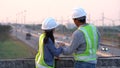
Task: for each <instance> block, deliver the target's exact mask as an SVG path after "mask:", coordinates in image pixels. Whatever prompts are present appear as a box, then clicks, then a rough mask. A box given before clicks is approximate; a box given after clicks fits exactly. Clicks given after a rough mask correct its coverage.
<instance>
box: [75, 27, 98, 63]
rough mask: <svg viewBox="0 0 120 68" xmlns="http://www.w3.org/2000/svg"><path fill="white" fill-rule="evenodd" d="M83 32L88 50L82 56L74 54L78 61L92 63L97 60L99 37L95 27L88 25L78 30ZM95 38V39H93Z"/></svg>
mask: <svg viewBox="0 0 120 68" xmlns="http://www.w3.org/2000/svg"><path fill="white" fill-rule="evenodd" d="M78 30H80V31H82V32H83V34H84V37H85V40H86V50H85V52H83V53H82V54H74V58H75V60H77V61H91V60H96V58H97V56H96V51H97V45H98V41H97V40H98V35H97V30H96V27H95V26H93V25H86V26H84V27H80V28H78ZM92 38H93V39H92Z"/></svg>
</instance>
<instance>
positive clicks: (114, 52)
mask: <svg viewBox="0 0 120 68" xmlns="http://www.w3.org/2000/svg"><path fill="white" fill-rule="evenodd" d="M27 32H28V30H27V29H24V30H23V29H22V30H21V29H16V28H14V29H13V33H12V35H13V36H16V37H17V38H18V39H20V40H22V41H23V42H25V43H27V44H28V45H30V46H31V47H32V48H33V49H35V50H36V51H37V50H38V40H39V35H38V34H37V33H38V32H35V31H32V30H31V34H32V37H31V39H30V40H26V33H27ZM39 34H41V33H39ZM64 37H65V36H64ZM64 37H63V36H62V35H55V38H56V39H57V40H58V41H62V40H64V42H66V41H65V39H62V38H64ZM102 47H107V48H108V49H109V50H108V51H102V50H101V48H102ZM119 52H120V49H119V48H113V47H110V46H107V44H104V45H103V44H101V45H100V48H99V50H98V52H97V55H98V56H99V57H113V56H114V57H115V56H120V53H119ZM62 56H63V55H62ZM68 57H69V56H68Z"/></svg>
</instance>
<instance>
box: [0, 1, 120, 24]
mask: <svg viewBox="0 0 120 68" xmlns="http://www.w3.org/2000/svg"><path fill="white" fill-rule="evenodd" d="M76 7H81V8H83V9H84V10H85V11H86V12H87V18H90V20H91V22H93V21H94V22H97V23H95V24H97V25H99V24H101V23H99V22H98V21H97V20H99V19H101V18H102V14H103V13H104V16H105V17H106V18H108V19H112V20H115V22H114V23H115V25H120V21H118V19H120V0H0V22H16V21H17V22H18V23H36V24H37V23H41V21H43V19H44V18H46V17H53V18H55V19H57V20H61V19H62V20H63V19H64V20H67V19H71V18H70V16H71V11H72V10H73V9H74V8H76ZM105 22H107V25H109V24H111V25H112V21H111V20H107V19H105Z"/></svg>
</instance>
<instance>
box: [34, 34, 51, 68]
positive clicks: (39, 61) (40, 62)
mask: <svg viewBox="0 0 120 68" xmlns="http://www.w3.org/2000/svg"><path fill="white" fill-rule="evenodd" d="M44 38H45V34H41V35H40V38H39V50H38V53H37V55H36V58H35V62H36V68H53V67H51V66H48V65H47V64H46V63H45V61H44V44H43V40H44Z"/></svg>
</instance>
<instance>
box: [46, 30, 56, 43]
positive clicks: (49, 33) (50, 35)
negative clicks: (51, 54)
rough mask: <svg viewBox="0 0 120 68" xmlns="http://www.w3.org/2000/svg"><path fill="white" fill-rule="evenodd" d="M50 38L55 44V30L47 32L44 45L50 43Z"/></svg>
mask: <svg viewBox="0 0 120 68" xmlns="http://www.w3.org/2000/svg"><path fill="white" fill-rule="evenodd" d="M49 38H50V39H51V40H52V41H53V43H55V40H54V35H53V30H45V38H44V44H46V43H47V42H48V40H49Z"/></svg>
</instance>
